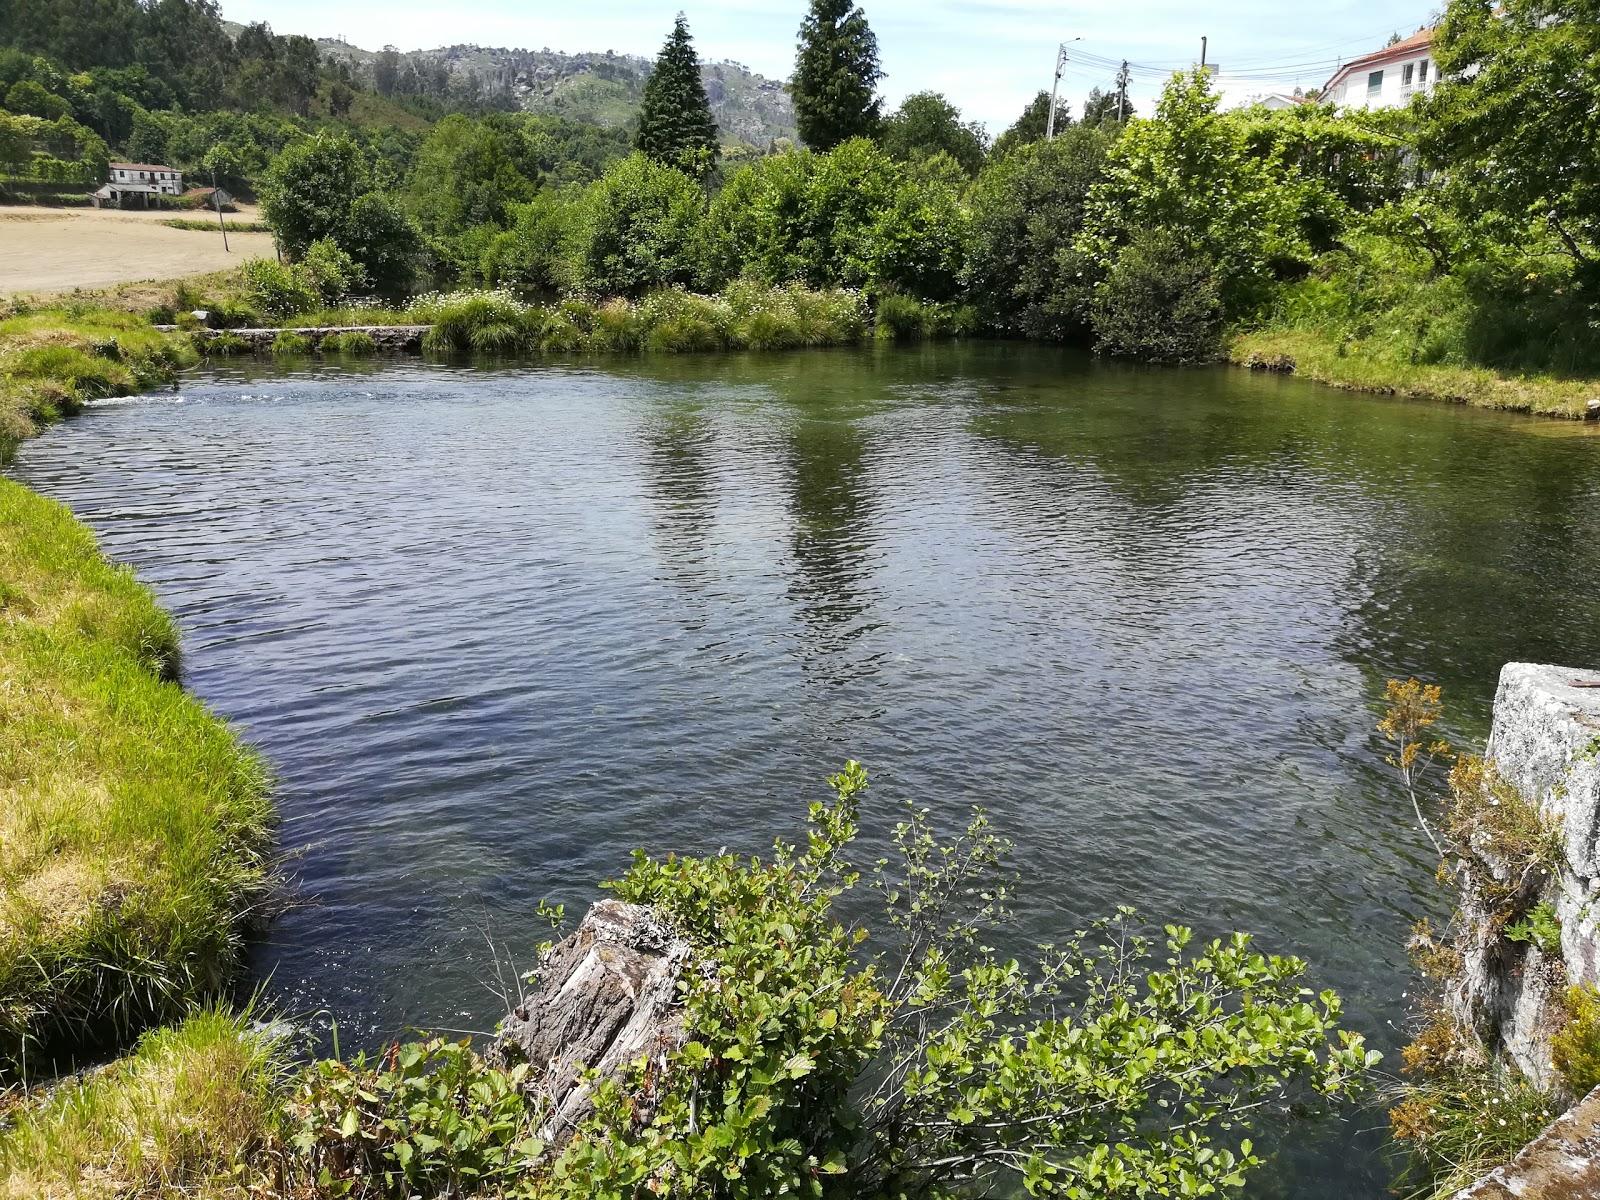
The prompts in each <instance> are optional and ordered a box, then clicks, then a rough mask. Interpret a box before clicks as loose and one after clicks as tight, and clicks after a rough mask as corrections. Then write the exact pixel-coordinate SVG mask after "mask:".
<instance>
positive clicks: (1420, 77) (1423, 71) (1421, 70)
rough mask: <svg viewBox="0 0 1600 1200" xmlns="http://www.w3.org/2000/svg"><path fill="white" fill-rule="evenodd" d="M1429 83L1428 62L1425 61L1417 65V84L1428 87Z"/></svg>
mask: <svg viewBox="0 0 1600 1200" xmlns="http://www.w3.org/2000/svg"><path fill="white" fill-rule="evenodd" d="M1427 82H1428V60H1427V59H1423V60H1422V61H1421V62H1419V63H1418V64H1417V83H1418V84H1420V85H1423V86H1426V85H1427Z"/></svg>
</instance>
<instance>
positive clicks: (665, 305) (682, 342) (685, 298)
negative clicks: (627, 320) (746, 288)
mask: <svg viewBox="0 0 1600 1200" xmlns="http://www.w3.org/2000/svg"><path fill="white" fill-rule="evenodd" d="M639 321H640V323H641V324H642V325H643V326H644V329H645V335H644V344H645V348H646V349H649V350H655V351H665V352H668V353H672V354H683V353H693V352H697V351H706V350H724V349H726V348H727V347H728V346H729V344H730V342H731V341H732V335H733V310H732V308H731V307H730V306H729V305H728V302H727V300H725V299H724V298H723V297H721V296H701V295H698V294H696V293H694V292H686V291H684V290H682V289H681V288H668V289H666V290H664V291H660V292H654V293H652V294H651V295H649V296H646V297H645V298H644V300H642V301H641V302H640V304H639Z"/></svg>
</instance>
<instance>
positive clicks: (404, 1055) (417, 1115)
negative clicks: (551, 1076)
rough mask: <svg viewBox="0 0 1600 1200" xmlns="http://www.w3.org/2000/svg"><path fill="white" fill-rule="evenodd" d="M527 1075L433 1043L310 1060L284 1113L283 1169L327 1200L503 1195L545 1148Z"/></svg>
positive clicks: (464, 1047) (464, 1046)
mask: <svg viewBox="0 0 1600 1200" xmlns="http://www.w3.org/2000/svg"><path fill="white" fill-rule="evenodd" d="M527 1074H528V1067H527V1065H526V1064H521V1065H519V1066H517V1067H514V1068H513V1069H511V1070H509V1071H501V1070H497V1069H495V1068H492V1067H489V1066H488V1065H486V1064H485V1063H484V1062H483V1060H482V1059H480V1058H479V1057H478V1056H477V1055H476V1054H474V1053H473V1051H472V1049H471V1046H470V1043H469V1042H467V1041H459V1042H451V1041H445V1040H444V1039H442V1038H432V1039H429V1040H427V1041H423V1042H411V1043H407V1044H405V1045H401V1044H399V1043H394V1044H392V1045H391V1046H389V1048H388V1049H387V1050H386V1051H385V1052H384V1053H383V1054H382V1055H381V1056H380V1057H379V1058H378V1059H377V1060H376V1061H374V1062H369V1061H368V1060H367V1058H366V1056H365V1055H358V1056H357V1057H356V1058H355V1059H353V1060H352V1061H350V1062H348V1063H344V1062H339V1061H337V1060H323V1061H321V1062H318V1063H316V1064H315V1065H314V1066H312V1067H311V1068H310V1069H309V1070H308V1071H306V1072H305V1073H304V1074H303V1075H302V1076H301V1077H300V1080H299V1082H298V1084H297V1085H296V1087H295V1089H294V1092H293V1094H292V1095H291V1097H290V1099H289V1101H288V1104H287V1105H286V1108H285V1120H286V1124H287V1142H288V1145H289V1147H290V1148H292V1149H293V1150H294V1151H295V1154H296V1157H295V1159H294V1160H292V1162H291V1169H292V1170H293V1171H294V1172H295V1173H297V1174H302V1175H303V1176H304V1178H305V1181H306V1182H308V1183H310V1182H315V1183H316V1185H317V1186H318V1187H319V1189H328V1191H329V1192H331V1194H333V1195H359V1196H371V1197H391V1196H392V1197H396V1198H403V1197H410V1196H415V1195H425V1196H462V1195H467V1194H478V1193H480V1192H481V1193H485V1194H495V1195H504V1194H505V1189H507V1188H510V1187H512V1186H513V1185H515V1184H517V1183H519V1182H522V1181H523V1180H524V1178H525V1177H526V1176H527V1175H528V1174H529V1171H530V1168H531V1167H532V1166H533V1164H534V1162H535V1160H537V1158H538V1157H539V1155H540V1154H541V1153H542V1152H543V1150H544V1145H543V1143H542V1142H540V1141H539V1140H538V1138H537V1137H535V1136H534V1129H535V1120H534V1118H535V1117H536V1115H537V1113H538V1109H537V1107H536V1106H535V1105H534V1104H532V1103H531V1102H530V1101H529V1100H528V1099H526V1098H525V1097H524V1095H523V1092H522V1084H523V1081H524V1079H525V1078H526V1077H527ZM522 1194H526V1192H523V1193H522Z"/></svg>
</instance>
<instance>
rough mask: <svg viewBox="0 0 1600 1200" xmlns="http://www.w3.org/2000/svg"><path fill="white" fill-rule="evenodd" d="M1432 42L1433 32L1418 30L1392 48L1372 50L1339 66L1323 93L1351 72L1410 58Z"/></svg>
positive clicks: (1323, 87) (1325, 85) (1323, 86)
mask: <svg viewBox="0 0 1600 1200" xmlns="http://www.w3.org/2000/svg"><path fill="white" fill-rule="evenodd" d="M1432 42H1433V30H1431V29H1419V30H1417V31H1416V32H1415V33H1413V34H1412V35H1411V36H1410V37H1407V38H1401V39H1400V40H1399V41H1398V42H1396V43H1395V44H1394V45H1392V46H1385V47H1384V48H1383V49H1382V50H1374V51H1373V52H1372V53H1371V54H1363V55H1361V56H1360V57H1359V58H1352V59H1351V60H1350V61H1349V62H1347V63H1345V64H1344V65H1343V66H1341V67H1340V68H1339V69H1338V70H1337V71H1335V72H1334V73H1333V74H1332V75H1331V76H1330V77H1329V79H1328V82H1327V83H1325V84H1323V85H1322V90H1323V92H1324V93H1326V92H1327V91H1328V89H1329V88H1331V87H1333V86H1334V85H1335V84H1337V83H1338V82H1340V81H1341V80H1342V79H1344V78H1345V76H1347V75H1349V74H1350V73H1351V72H1352V71H1359V70H1360V69H1361V68H1362V67H1370V66H1376V65H1377V64H1379V63H1386V62H1390V61H1392V60H1394V59H1397V58H1410V57H1411V56H1413V55H1414V54H1416V53H1417V52H1419V51H1421V50H1426V49H1427V48H1428V46H1429V45H1430V44H1431V43H1432Z"/></svg>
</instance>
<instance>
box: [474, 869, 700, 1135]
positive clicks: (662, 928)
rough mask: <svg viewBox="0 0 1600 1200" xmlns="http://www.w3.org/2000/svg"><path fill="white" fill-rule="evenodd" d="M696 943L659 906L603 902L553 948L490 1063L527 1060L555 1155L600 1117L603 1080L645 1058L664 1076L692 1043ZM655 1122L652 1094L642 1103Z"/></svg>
mask: <svg viewBox="0 0 1600 1200" xmlns="http://www.w3.org/2000/svg"><path fill="white" fill-rule="evenodd" d="M689 954H690V951H689V943H688V942H686V941H685V940H684V939H683V938H681V937H679V936H678V935H677V934H675V933H674V932H673V931H672V929H671V928H670V927H669V926H668V925H667V924H666V922H664V921H663V920H662V919H661V918H660V917H659V916H658V915H657V914H656V913H655V912H654V910H652V909H649V908H646V907H644V906H642V905H638V904H628V903H625V902H624V901H621V900H601V901H599V902H598V903H596V904H595V905H594V906H593V907H591V908H590V909H589V911H588V913H587V914H586V915H585V916H584V918H583V921H582V923H581V924H580V925H579V926H578V928H577V930H576V931H575V932H573V933H572V935H571V936H569V937H567V938H566V939H564V940H563V941H561V942H559V943H557V944H556V945H555V946H554V947H552V948H551V950H550V952H549V953H548V954H547V955H546V957H545V959H544V960H543V962H541V963H540V965H539V968H538V971H537V973H536V982H537V988H536V990H535V991H532V992H530V993H528V995H526V996H525V997H523V1000H522V1003H521V1004H519V1005H518V1006H517V1007H516V1008H515V1009H513V1010H512V1011H511V1013H510V1014H509V1015H507V1017H506V1019H505V1020H504V1021H503V1022H502V1023H501V1027H500V1033H499V1036H498V1037H496V1039H495V1042H494V1045H493V1046H492V1047H491V1049H490V1052H489V1054H490V1057H491V1059H493V1060H497V1061H499V1062H501V1063H502V1064H504V1065H507V1066H509V1065H512V1064H515V1063H519V1062H526V1063H528V1064H529V1065H530V1066H531V1067H532V1070H531V1071H530V1072H529V1074H528V1081H527V1083H526V1085H525V1086H526V1087H527V1089H528V1090H529V1092H530V1093H531V1094H533V1095H535V1096H537V1097H539V1098H540V1099H541V1100H543V1101H544V1102H545V1103H546V1104H547V1105H548V1110H547V1111H548V1113H549V1115H548V1117H547V1118H546V1120H545V1123H544V1124H543V1126H541V1128H540V1130H539V1137H540V1138H541V1139H542V1140H543V1141H544V1142H545V1143H546V1145H547V1146H548V1147H550V1149H551V1150H552V1151H554V1150H557V1149H559V1148H560V1147H561V1146H562V1145H564V1144H565V1143H566V1142H567V1140H568V1139H570V1138H571V1137H572V1134H573V1133H574V1132H575V1131H576V1130H577V1128H578V1126H579V1125H580V1124H582V1122H583V1121H584V1119H585V1118H587V1117H588V1116H589V1115H590V1114H591V1113H593V1111H594V1103H593V1098H592V1094H593V1087H594V1084H593V1082H591V1081H589V1080H587V1079H585V1077H584V1076H585V1073H586V1072H588V1071H590V1070H593V1071H595V1072H597V1076H596V1081H598V1080H599V1079H616V1078H620V1077H621V1076H622V1075H623V1073H624V1072H625V1071H626V1070H627V1069H628V1068H629V1067H630V1066H632V1065H633V1064H635V1063H637V1062H638V1061H639V1060H640V1059H641V1058H642V1059H647V1060H648V1061H649V1063H650V1064H651V1066H652V1067H653V1068H654V1069H655V1070H657V1071H659V1070H660V1069H662V1068H664V1066H665V1064H666V1057H667V1055H668V1054H669V1053H671V1052H672V1051H673V1050H675V1049H677V1048H678V1047H679V1046H680V1045H682V1044H683V1041H684V1031H683V1005H682V1003H681V1001H680V998H679V995H678V980H679V979H680V978H681V977H682V975H683V972H684V969H685V968H686V966H687V965H688V962H689ZM635 1099H636V1101H637V1102H638V1103H639V1106H640V1107H639V1109H638V1113H639V1119H641V1120H647V1119H648V1117H649V1110H650V1100H651V1097H650V1095H648V1094H646V1095H640V1096H636V1097H635Z"/></svg>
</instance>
